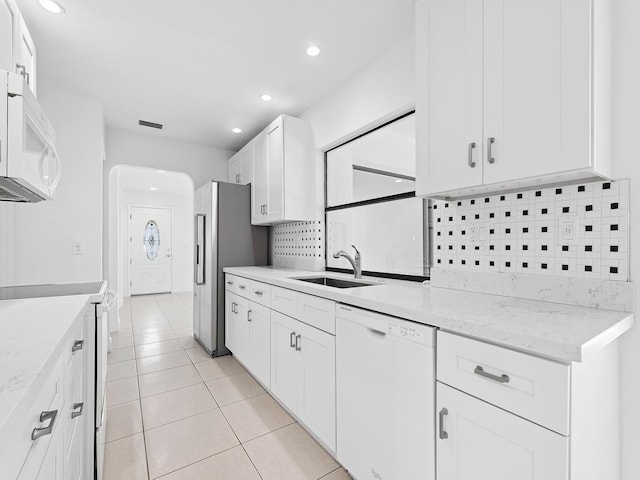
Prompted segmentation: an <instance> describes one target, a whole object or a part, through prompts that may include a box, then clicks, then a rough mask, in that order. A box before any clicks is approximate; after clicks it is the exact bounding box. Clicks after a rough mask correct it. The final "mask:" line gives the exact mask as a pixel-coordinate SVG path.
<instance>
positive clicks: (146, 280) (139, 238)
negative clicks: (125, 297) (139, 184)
mask: <svg viewBox="0 0 640 480" xmlns="http://www.w3.org/2000/svg"><path fill="white" fill-rule="evenodd" d="M171 237H172V233H171V209H170V208H155V207H129V263H130V265H131V269H130V272H131V276H130V281H131V295H145V294H149V293H166V292H171V260H172V257H171Z"/></svg>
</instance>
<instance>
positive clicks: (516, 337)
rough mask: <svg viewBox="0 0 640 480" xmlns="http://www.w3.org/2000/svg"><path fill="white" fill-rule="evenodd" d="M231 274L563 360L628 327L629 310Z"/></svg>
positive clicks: (269, 272) (288, 272) (584, 354)
mask: <svg viewBox="0 0 640 480" xmlns="http://www.w3.org/2000/svg"><path fill="white" fill-rule="evenodd" d="M224 271H225V272H226V273H231V274H234V275H238V276H241V277H245V278H248V279H253V280H256V281H261V282H265V283H269V284H272V285H276V286H279V287H283V288H289V289H292V290H297V291H299V292H303V293H307V294H310V295H315V296H319V297H324V298H328V299H330V300H334V301H336V302H341V303H345V304H348V305H352V306H355V307H361V308H366V309H369V310H373V311H377V312H381V313H385V314H388V315H394V316H396V317H400V318H405V319H408V320H411V321H414V322H418V323H422V324H427V325H433V326H435V327H439V328H441V329H443V330H447V331H450V332H454V333H459V334H462V335H467V336H470V337H473V338H477V339H479V340H484V341H488V342H491V343H495V344H498V345H502V346H506V347H509V348H513V349H516V350H519V351H523V352H526V353H531V354H534V355H539V356H542V357H546V358H550V359H553V360H556V361H559V362H563V363H570V362H583V361H587V360H588V359H589V356H590V355H591V354H592V353H595V352H597V351H598V350H600V349H601V348H603V347H604V346H605V345H607V344H608V343H610V342H612V341H613V340H615V339H616V338H617V337H619V336H620V335H622V334H623V333H624V332H626V331H627V330H628V329H630V328H631V327H632V326H633V321H634V315H633V313H629V312H621V311H614V310H605V309H599V308H589V307H579V306H574V305H564V304H560V303H551V302H544V301H539V300H526V299H520V298H512V297H505V296H499V295H488V294H483V293H475V292H467V291H461V290H451V289H446V288H437V287H430V286H425V285H422V284H420V283H417V282H403V281H394V280H387V279H376V278H368V279H366V278H365V279H364V280H369V281H374V282H384V283H380V284H379V285H374V286H367V287H357V288H348V289H338V288H333V287H325V286H323V285H318V284H313V283H308V282H301V281H299V280H295V279H292V277H312V276H321V275H325V274H326V275H327V276H331V277H339V278H352V275H344V274H339V273H334V272H312V271H304V270H294V269H283V268H276V267H228V268H225V269H224Z"/></svg>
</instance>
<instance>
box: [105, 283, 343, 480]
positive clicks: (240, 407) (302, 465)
mask: <svg viewBox="0 0 640 480" xmlns="http://www.w3.org/2000/svg"><path fill="white" fill-rule="evenodd" d="M191 314H192V311H191V294H189V293H184V294H183V293H179V294H166V295H145V296H139V297H131V299H126V301H125V304H124V306H123V308H122V309H121V310H120V322H121V330H120V332H118V333H115V334H112V340H113V351H112V352H111V353H110V354H109V358H108V362H109V365H108V371H107V407H108V410H107V432H106V433H107V444H106V447H105V467H104V480H154V479H156V478H161V479H163V480H204V479H207V480H217V479H219V480H260V479H262V480H318V479H322V480H348V479H350V478H351V477H349V475H348V474H347V473H346V472H345V471H344V470H343V469H342V468H341V467H340V466H339V465H338V464H337V463H336V462H335V461H334V460H333V458H332V457H331V456H330V455H329V454H328V453H327V452H326V451H325V450H324V449H323V448H322V447H321V446H320V445H318V443H316V442H315V440H313V438H311V436H309V435H308V434H307V433H306V432H305V431H304V429H303V428H302V427H301V426H300V425H298V424H297V423H296V422H295V420H294V419H293V418H291V417H290V416H289V414H288V413H287V412H286V411H285V410H284V409H283V408H282V407H280V405H279V404H278V403H277V402H276V401H275V400H274V399H273V398H272V397H271V396H270V395H269V394H268V393H266V392H265V391H264V389H263V388H262V387H261V386H260V385H259V384H258V383H257V382H256V381H255V380H254V379H253V377H251V375H249V374H248V373H247V372H246V371H245V369H244V368H243V367H242V366H241V365H240V364H239V363H238V362H236V361H235V360H234V358H233V357H232V356H225V357H219V358H215V359H212V358H210V357H209V356H208V355H207V354H206V352H205V351H204V350H203V349H202V348H201V347H200V345H199V344H198V343H197V342H196V341H195V340H194V339H193V338H192V336H191Z"/></svg>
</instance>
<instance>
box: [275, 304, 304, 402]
mask: <svg viewBox="0 0 640 480" xmlns="http://www.w3.org/2000/svg"><path fill="white" fill-rule="evenodd" d="M300 325H301V324H300V322H298V321H297V320H294V319H293V318H290V317H287V316H285V315H282V314H281V313H278V312H274V311H272V312H271V393H273V394H274V395H275V396H276V397H278V398H279V399H280V401H281V402H282V403H284V404H285V405H286V406H287V407H289V408H291V409H292V410H295V409H296V405H297V402H298V388H299V382H300V380H299V379H300V362H299V360H298V356H297V355H296V350H295V336H296V335H298V334H299V333H300V329H299V328H298V327H299V326H300Z"/></svg>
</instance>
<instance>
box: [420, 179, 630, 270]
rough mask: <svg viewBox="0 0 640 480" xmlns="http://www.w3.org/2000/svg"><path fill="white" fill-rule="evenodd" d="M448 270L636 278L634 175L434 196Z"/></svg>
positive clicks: (436, 235)
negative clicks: (632, 264) (632, 272)
mask: <svg viewBox="0 0 640 480" xmlns="http://www.w3.org/2000/svg"><path fill="white" fill-rule="evenodd" d="M432 208H433V210H432V212H431V213H432V215H431V221H432V232H433V239H432V251H433V263H434V266H435V267H440V268H443V269H445V270H449V269H450V270H474V271H492V272H507V273H508V272H526V273H538V274H547V275H560V276H570V277H583V278H601V279H608V280H622V281H627V280H628V279H629V180H620V181H615V182H596V183H585V184H576V185H568V186H567V185H564V186H560V187H553V188H545V189H540V190H529V191H523V192H513V193H505V194H496V195H491V196H482V197H477V198H472V199H464V200H453V201H444V200H434V201H433V204H432Z"/></svg>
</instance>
